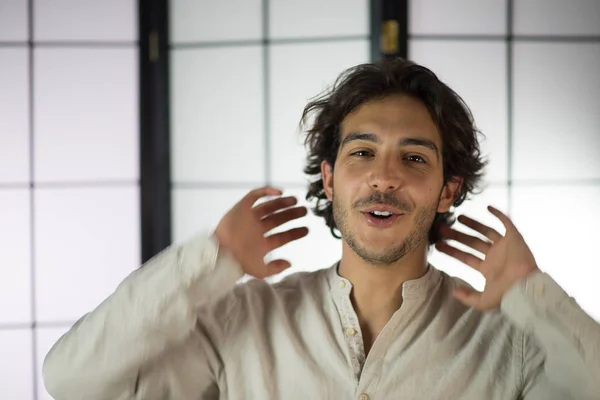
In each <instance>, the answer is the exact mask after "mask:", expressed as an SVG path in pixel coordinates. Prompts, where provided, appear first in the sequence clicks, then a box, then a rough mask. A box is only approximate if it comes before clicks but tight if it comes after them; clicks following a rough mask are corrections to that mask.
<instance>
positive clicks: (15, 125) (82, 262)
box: [0, 0, 140, 400]
mask: <svg viewBox="0 0 600 400" xmlns="http://www.w3.org/2000/svg"><path fill="white" fill-rule="evenodd" d="M29 5H32V7H31V8H29ZM136 14H137V13H136V2H134V1H133V0H105V1H77V0H34V1H29V2H28V1H24V0H0V70H1V71H2V73H1V74H0V243H1V245H0V246H1V250H0V252H1V254H2V263H1V264H0V354H1V356H0V397H2V398H7V399H8V398H10V399H18V400H33V399H50V397H49V396H48V395H47V393H46V392H45V390H44V388H43V384H42V382H41V374H40V369H41V364H42V361H43V358H44V357H45V355H46V353H47V352H48V350H49V348H50V346H51V345H52V344H53V343H54V342H55V341H56V340H57V338H58V337H59V336H60V335H61V334H62V333H63V332H65V331H66V330H67V329H68V328H69V327H70V326H71V325H72V323H73V322H74V321H75V320H76V319H78V318H79V317H80V316H82V315H83V314H84V313H86V312H88V311H90V310H91V309H93V308H94V307H95V306H96V305H98V304H99V303H100V302H101V301H102V300H103V299H104V298H105V297H107V296H108V295H109V294H110V293H111V292H112V291H113V290H114V289H115V287H116V286H117V284H118V282H120V281H121V280H122V279H123V278H124V277H125V276H126V275H127V274H128V273H130V272H131V271H132V270H133V269H135V268H136V267H138V266H139V263H140V244H139V242H140V232H139V205H138V203H139V199H138V196H139V194H138V193H139V190H138V181H139V172H138V147H139V144H138V136H139V133H138V130H139V128H138V125H139V123H138V119H139V112H138V76H137V75H138V60H137V57H138V43H137V21H136V19H137V16H136Z"/></svg>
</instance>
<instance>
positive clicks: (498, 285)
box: [436, 207, 538, 310]
mask: <svg viewBox="0 0 600 400" xmlns="http://www.w3.org/2000/svg"><path fill="white" fill-rule="evenodd" d="M488 209H489V210H490V212H491V213H492V214H494V215H495V216H496V217H497V218H498V219H500V220H501V221H502V223H503V224H504V227H505V228H506V234H505V235H504V236H503V235H501V234H499V233H498V232H497V231H495V230H494V229H492V228H490V227H488V226H485V225H483V224H481V223H479V222H477V221H475V220H473V219H471V218H468V217H465V216H460V217H459V218H458V221H459V222H461V223H463V224H464V225H466V226H467V227H469V228H471V229H473V230H475V231H477V232H479V233H481V234H483V235H484V237H485V238H486V239H487V240H482V239H480V238H477V237H474V236H470V235H466V234H464V233H461V232H458V231H456V230H454V229H451V228H449V227H444V228H443V229H442V230H441V233H442V236H443V237H444V238H445V239H452V240H456V241H458V242H460V243H463V244H465V245H467V246H469V247H471V248H473V249H474V250H477V251H478V252H480V253H482V254H484V256H485V258H484V259H481V258H479V257H476V256H475V255H473V254H469V253H466V252H464V251H461V250H458V249H456V248H455V247H452V246H450V245H448V244H447V243H444V242H439V243H438V244H437V245H436V247H437V249H438V250H440V251H441V252H443V253H446V254H448V255H449V256H451V257H454V258H456V259H457V260H459V261H461V262H463V263H465V264H466V265H468V266H470V267H472V268H474V269H475V270H477V271H479V272H481V274H482V275H483V276H484V277H485V279H486V285H485V289H484V290H483V292H481V293H479V292H476V291H473V290H470V289H465V288H461V289H457V290H456V291H455V293H454V294H455V296H456V297H457V298H458V299H459V300H460V301H462V302H463V303H465V304H466V305H469V306H471V307H475V308H477V309H479V310H490V309H494V308H497V307H499V306H500V303H501V301H502V298H503V296H504V294H505V293H506V292H507V291H508V290H509V289H510V288H511V287H512V286H513V285H514V284H515V283H517V282H518V281H520V280H522V279H525V278H526V277H527V276H529V275H530V274H532V273H533V272H535V271H537V269H538V268H537V264H536V262H535V258H534V257H533V254H532V253H531V250H530V249H529V247H528V246H527V244H526V243H525V240H524V239H523V237H522V235H521V234H520V233H519V231H518V230H517V228H516V227H515V226H514V224H513V223H512V222H511V221H510V219H509V218H508V217H507V216H506V215H504V214H502V213H501V212H500V211H498V210H496V209H495V208H493V207H489V208H488Z"/></svg>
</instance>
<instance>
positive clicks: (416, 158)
mask: <svg viewBox="0 0 600 400" xmlns="http://www.w3.org/2000/svg"><path fill="white" fill-rule="evenodd" d="M406 159H407V160H408V161H413V162H418V163H423V164H425V159H424V158H423V157H421V156H416V155H412V156H408V157H406Z"/></svg>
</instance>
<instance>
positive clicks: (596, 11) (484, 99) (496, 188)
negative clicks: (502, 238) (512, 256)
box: [409, 0, 600, 320]
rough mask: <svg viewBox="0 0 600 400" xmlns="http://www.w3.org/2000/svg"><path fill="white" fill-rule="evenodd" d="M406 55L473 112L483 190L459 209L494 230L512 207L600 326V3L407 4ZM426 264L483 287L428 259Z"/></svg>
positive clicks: (453, 266) (460, 270)
mask: <svg viewBox="0 0 600 400" xmlns="http://www.w3.org/2000/svg"><path fill="white" fill-rule="evenodd" d="M409 5H410V12H409V20H410V24H409V30H410V35H411V40H410V43H409V52H410V54H409V57H410V58H412V59H414V60H415V61H416V62H419V63H422V64H424V65H426V66H427V67H429V68H431V69H432V70H433V71H434V72H435V73H437V74H438V76H439V77H440V78H441V79H442V80H444V81H445V82H447V83H448V84H449V85H450V86H451V87H453V88H454V89H455V90H456V91H457V92H458V93H459V94H460V95H461V96H462V97H463V98H464V99H465V101H466V102H467V104H468V105H469V106H470V107H471V109H472V110H473V113H474V116H475V121H476V123H477V124H478V126H479V127H480V129H481V130H482V131H483V133H484V134H485V135H486V139H485V140H484V141H483V145H482V148H483V150H484V152H485V153H486V154H487V155H488V156H489V159H490V165H489V168H488V175H487V182H486V187H487V188H486V190H485V191H484V192H483V193H482V194H481V195H479V196H477V197H474V198H473V200H472V201H470V202H467V203H465V204H464V206H462V207H460V210H458V212H459V213H461V212H464V213H467V214H469V215H473V216H475V217H479V218H480V219H482V220H484V221H485V222H487V223H490V224H493V225H494V226H496V227H498V228H501V227H502V226H501V224H498V222H497V220H496V219H495V218H494V217H493V216H492V215H491V214H489V212H487V210H486V209H485V208H486V206H487V205H488V204H492V205H495V206H497V207H499V208H500V209H501V210H504V211H507V212H510V215H511V216H512V218H513V221H514V222H515V224H516V225H517V227H518V228H519V229H520V230H521V232H522V234H523V235H524V237H525V239H526V240H527V242H528V243H529V245H530V247H531V248H532V250H533V252H534V255H535V256H536V258H537V261H538V264H539V266H540V268H541V269H543V270H545V271H547V272H549V273H551V275H552V276H553V277H554V278H555V279H556V280H557V281H558V282H559V283H560V284H561V285H562V286H563V287H564V288H565V289H566V290H567V291H568V292H569V293H570V294H571V295H572V296H574V297H575V299H576V300H577V301H578V302H579V303H580V304H581V305H582V306H583V307H584V308H585V309H586V310H587V311H588V312H589V313H590V314H591V315H592V316H594V317H595V318H596V319H599V320H600V295H599V294H598V285H597V282H598V281H599V280H600V269H599V268H598V266H599V262H598V260H597V254H596V253H595V250H596V245H597V242H598V238H599V237H600V236H599V235H598V233H597V229H596V227H597V226H598V225H599V224H600V211H599V208H598V204H600V157H598V156H599V155H600V113H599V112H598V110H600V98H599V97H598V93H599V92H600V77H599V75H598V71H599V70H600V1H598V0H577V1H569V2H564V1H545V0H544V1H542V0H515V1H514V8H513V10H512V18H511V20H512V24H511V25H512V27H513V28H512V34H513V35H514V40H513V41H512V42H509V41H507V33H508V32H507V19H508V18H510V17H511V16H509V15H507V14H508V13H507V7H506V2H504V1H496V0H486V1H470V0H457V1H453V2H442V1H436V0H413V1H411V2H409ZM432 263H433V264H434V265H436V266H438V267H439V268H440V269H443V270H446V271H447V272H449V273H451V274H453V275H457V276H461V277H464V278H466V279H467V280H469V281H470V282H472V283H473V284H475V285H476V286H478V288H482V287H483V283H484V281H483V279H482V277H481V276H480V275H479V274H478V273H476V272H471V271H469V270H468V269H467V268H466V267H464V266H462V265H461V264H460V263H459V262H457V261H455V260H453V259H451V258H450V257H447V256H445V255H443V254H439V253H437V252H434V254H433V256H432Z"/></svg>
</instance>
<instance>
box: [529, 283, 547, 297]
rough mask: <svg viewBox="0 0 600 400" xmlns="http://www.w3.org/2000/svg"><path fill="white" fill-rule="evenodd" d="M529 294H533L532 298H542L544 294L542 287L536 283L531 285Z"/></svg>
mask: <svg viewBox="0 0 600 400" xmlns="http://www.w3.org/2000/svg"><path fill="white" fill-rule="evenodd" d="M530 293H531V294H533V296H534V297H540V296H542V295H543V294H544V285H541V284H538V283H536V284H533V285H531V288H530Z"/></svg>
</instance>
